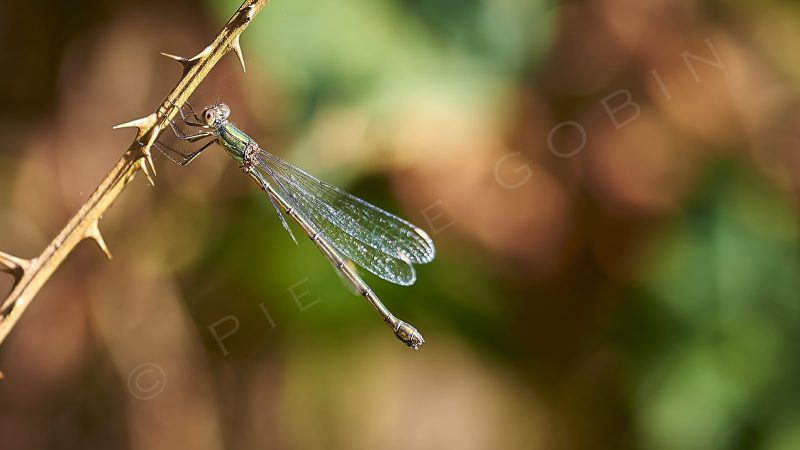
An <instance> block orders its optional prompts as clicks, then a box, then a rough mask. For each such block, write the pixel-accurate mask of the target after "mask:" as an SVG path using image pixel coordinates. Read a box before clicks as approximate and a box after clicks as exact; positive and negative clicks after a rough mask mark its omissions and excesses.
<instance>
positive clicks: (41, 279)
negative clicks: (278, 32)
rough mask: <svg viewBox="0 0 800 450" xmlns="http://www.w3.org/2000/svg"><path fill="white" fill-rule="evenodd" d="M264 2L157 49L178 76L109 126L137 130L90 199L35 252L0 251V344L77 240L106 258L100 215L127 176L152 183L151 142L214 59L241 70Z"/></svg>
mask: <svg viewBox="0 0 800 450" xmlns="http://www.w3.org/2000/svg"><path fill="white" fill-rule="evenodd" d="M268 1H269V0H245V2H244V3H243V4H242V6H241V7H240V8H239V9H238V10H237V11H236V12H235V13H234V14H233V17H231V19H230V20H229V21H228V23H226V24H225V26H224V27H223V28H222V30H221V31H220V32H219V34H218V35H217V37H216V39H214V42H212V43H211V44H210V45H209V46H208V47H206V48H205V49H204V50H203V51H201V52H200V53H198V54H197V55H196V56H194V57H192V58H188V59H187V58H182V57H179V56H174V55H169V54H166V53H163V55H164V56H167V57H169V58H172V59H175V60H177V61H178V62H180V63H181V64H182V65H183V68H184V70H183V76H181V79H180V81H178V84H177V85H176V86H175V88H174V89H173V90H172V92H170V94H169V96H167V98H166V99H165V100H164V102H163V103H162V104H161V106H159V108H158V109H157V110H156V112H154V113H152V114H150V115H148V116H147V117H143V118H141V119H137V120H133V121H131V122H127V123H124V124H121V125H117V126H116V127H114V128H124V127H135V128H137V129H138V132H137V133H136V138H134V140H133V142H132V143H131V145H130V146H129V147H128V150H127V151H126V152H125V154H123V155H122V158H121V159H120V160H119V161H118V162H117V164H116V165H115V166H114V168H113V169H111V171H110V172H109V173H108V175H107V176H106V178H105V179H104V180H103V181H102V182H101V183H100V185H99V186H98V187H97V189H96V190H95V191H94V193H93V194H92V195H91V197H89V199H88V200H87V201H86V203H84V204H83V206H82V207H81V209H80V210H79V211H78V212H77V214H75V216H73V217H72V219H70V221H69V222H68V223H67V225H66V226H65V227H64V228H63V229H62V230H61V232H60V233H59V234H58V236H56V237H55V239H53V241H52V242H51V243H50V245H48V246H47V248H45V249H44V251H43V252H42V254H41V255H39V256H37V257H35V258H32V259H23V258H18V257H15V256H12V255H9V254H6V253H3V252H0V270H1V271H3V272H7V273H10V274H11V275H13V276H14V279H15V282H14V288H13V289H12V291H11V293H10V294H9V296H8V298H6V300H5V301H3V303H2V306H1V307H0V344H2V343H3V342H4V341H5V338H6V337H7V336H8V334H9V333H10V332H11V330H12V329H13V328H14V326H15V325H16V324H17V321H18V320H19V318H20V317H21V316H22V313H24V312H25V309H26V308H27V307H28V305H29V304H30V302H31V300H33V298H34V297H35V296H36V294H37V293H38V292H39V290H40V289H41V288H42V286H43V285H44V283H45V282H47V280H48V279H49V278H50V276H51V275H52V274H53V272H55V270H56V269H57V268H58V267H59V266H60V265H61V263H62V262H63V261H64V259H65V258H66V257H67V256H68V255H69V254H70V253H71V252H72V250H73V249H74V248H75V246H76V245H77V244H78V243H79V242H80V241H82V240H84V239H93V240H94V241H95V242H96V243H97V245H98V246H99V247H100V249H101V250H102V251H103V252H104V253H105V254H106V255H107V256H108V257H109V258H111V253H110V252H109V251H108V247H107V246H106V243H105V241H104V240H103V236H102V235H101V234H100V228H99V227H98V222H99V220H100V218H101V217H102V215H103V213H104V212H105V211H106V210H107V209H108V208H109V207H110V206H111V204H112V203H113V202H114V200H116V198H117V196H119V194H120V193H121V192H122V190H123V189H125V187H126V186H127V185H128V183H130V182H131V181H132V180H133V178H134V176H135V175H136V172H137V171H142V172H143V173H144V174H145V176H146V177H147V179H148V181H149V182H150V184H154V182H153V177H154V176H155V166H154V165H153V158H152V154H151V149H152V147H153V143H154V142H155V140H156V138H157V137H158V135H159V133H161V131H162V130H163V129H164V127H166V126H168V125H169V121H170V120H171V119H172V118H173V117H174V116H175V114H176V113H177V112H178V110H179V108H180V107H182V106H183V104H184V103H185V102H186V100H187V99H188V98H189V96H191V95H192V93H193V92H194V90H195V89H196V88H197V86H198V85H199V84H200V83H201V82H202V81H203V79H205V77H206V75H208V73H209V72H210V71H211V69H212V68H213V67H214V65H215V64H216V63H217V62H218V61H219V60H220V58H222V57H223V56H224V55H225V54H226V53H228V52H229V51H234V52H235V53H236V55H237V56H238V58H239V62H240V63H241V64H242V69H244V68H245V67H244V58H243V56H242V49H241V46H240V45H239V36H240V35H241V33H242V32H243V31H244V30H245V29H246V28H247V26H248V25H249V24H250V22H251V21H252V20H253V18H254V17H255V16H256V14H258V13H259V11H261V9H262V8H263V7H264V6H265V5H266V4H267V2H268Z"/></svg>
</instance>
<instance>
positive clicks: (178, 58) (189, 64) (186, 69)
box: [161, 52, 197, 75]
mask: <svg viewBox="0 0 800 450" xmlns="http://www.w3.org/2000/svg"><path fill="white" fill-rule="evenodd" d="M161 54H162V55H164V56H166V57H167V58H170V59H174V60H175V61H178V62H179V63H181V66H183V75H186V73H187V72H189V69H191V68H192V66H193V65H195V63H196V62H197V61H192V60H188V59H186V58H184V57H183V56H176V55H172V54H169V53H164V52H161Z"/></svg>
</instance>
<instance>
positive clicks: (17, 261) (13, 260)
mask: <svg viewBox="0 0 800 450" xmlns="http://www.w3.org/2000/svg"><path fill="white" fill-rule="evenodd" d="M0 266H2V267H0V270H2V271H4V272H8V273H12V274H13V272H17V271H20V272H22V271H25V270H27V269H28V267H30V266H31V262H30V261H29V260H27V259H22V258H17V257H16V256H12V255H9V254H8V253H5V252H0Z"/></svg>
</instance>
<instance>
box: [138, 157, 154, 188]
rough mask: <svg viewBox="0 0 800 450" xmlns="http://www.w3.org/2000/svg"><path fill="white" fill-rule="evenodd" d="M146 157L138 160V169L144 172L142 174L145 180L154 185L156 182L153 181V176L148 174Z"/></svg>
mask: <svg viewBox="0 0 800 450" xmlns="http://www.w3.org/2000/svg"><path fill="white" fill-rule="evenodd" d="M146 159H147V158H141V159H140V160H139V170H141V171H142V173H144V176H146V177H147V181H148V182H149V183H150V186H155V185H156V182H155V181H153V176H152V175H151V174H150V168H149V167H148V165H147V161H146Z"/></svg>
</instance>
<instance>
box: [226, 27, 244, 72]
mask: <svg viewBox="0 0 800 450" xmlns="http://www.w3.org/2000/svg"><path fill="white" fill-rule="evenodd" d="M240 36H241V34H237V35H236V37H235V38H233V42H231V48H230V49H231V50H233V51H234V52H235V53H236V56H237V57H239V63H241V64H242V71H243V72H245V73H247V67H245V65H244V54H242V44H241V43H240V42H239V37H240Z"/></svg>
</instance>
